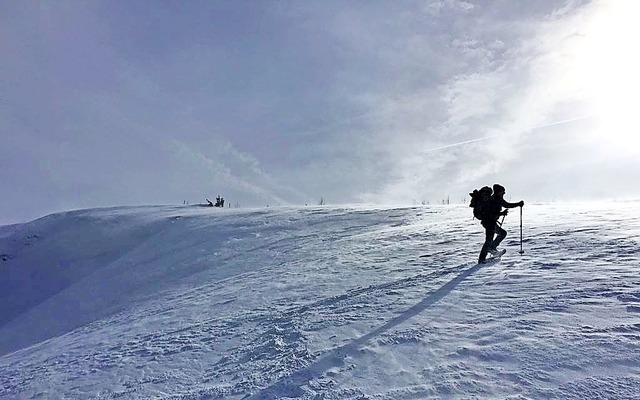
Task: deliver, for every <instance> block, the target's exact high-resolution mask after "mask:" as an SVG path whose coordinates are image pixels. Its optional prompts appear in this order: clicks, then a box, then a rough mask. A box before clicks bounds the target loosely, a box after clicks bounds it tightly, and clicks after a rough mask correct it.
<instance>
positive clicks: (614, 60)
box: [580, 0, 640, 153]
mask: <svg viewBox="0 0 640 400" xmlns="http://www.w3.org/2000/svg"><path fill="white" fill-rule="evenodd" d="M601 7H602V10H601V12H600V13H599V14H597V15H596V16H595V18H594V19H593V20H592V21H591V22H590V23H589V25H588V26H587V29H586V35H585V37H584V39H585V42H584V43H585V46H584V48H583V52H584V53H583V59H582V60H580V62H582V63H584V65H581V67H580V69H581V70H582V71H584V72H585V75H584V76H583V78H584V79H585V85H586V86H587V87H588V92H589V93H590V97H591V102H592V107H593V109H594V112H595V114H597V117H598V120H599V121H600V124H599V128H598V131H597V137H596V139H597V140H598V141H599V142H600V141H601V142H602V143H599V144H601V145H602V146H603V148H604V149H607V150H609V151H616V152H624V153H628V152H632V153H633V152H635V153H638V151H639V150H638V146H639V145H640V123H639V119H640V113H639V112H638V111H639V110H638V104H639V102H638V96H639V94H640V78H639V74H640V54H639V52H638V50H637V49H638V47H637V39H638V38H639V37H640V23H639V22H638V20H637V17H638V15H640V2H637V1H634V0H620V1H607V2H603V4H602V5H601Z"/></svg>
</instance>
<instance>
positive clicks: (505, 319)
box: [0, 202, 640, 399]
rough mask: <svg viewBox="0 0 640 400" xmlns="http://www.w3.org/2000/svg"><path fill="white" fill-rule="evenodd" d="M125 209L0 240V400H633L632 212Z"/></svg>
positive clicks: (568, 208)
mask: <svg viewBox="0 0 640 400" xmlns="http://www.w3.org/2000/svg"><path fill="white" fill-rule="evenodd" d="M505 228H506V229H507V230H508V231H509V233H510V234H509V236H508V237H507V239H506V240H505V242H504V245H503V247H505V248H506V249H507V254H506V255H504V256H503V257H502V259H501V260H500V261H496V262H492V263H490V264H485V265H477V264H475V260H476V259H477V253H478V251H479V248H480V246H481V242H482V240H483V232H482V228H481V227H480V225H479V223H478V222H477V221H473V220H472V219H471V210H470V209H469V208H468V207H466V206H426V207H410V208H380V207H378V208H376V207H364V206H361V207H358V206H354V207H305V208H266V209H260V210H235V209H233V210H232V209H211V208H201V207H169V206H167V207H130V208H111V209H98V210H82V211H73V212H68V213H63V214H56V215H51V216H48V217H45V218H42V219H39V220H36V221H33V222H30V223H27V224H22V225H13V226H6V227H0V268H1V271H2V279H1V280H0V289H1V291H0V296H1V298H0V299H1V301H2V303H1V304H2V309H1V310H0V354H1V356H0V383H1V385H0V398H3V399H24V398H38V399H41V398H45V399H62V398H74V399H75V398H82V399H112V398H158V399H218V398H225V399H283V398H295V399H424V398H452V399H456V398H461V399H462V398H464V399H467V398H517V399H523V398H535V399H539V398H561V399H585V398H609V399H638V398H640V340H639V339H640V262H639V261H640V251H639V250H640V244H639V243H640V203H638V202H627V203H610V204H545V205H529V204H527V205H526V206H525V208H524V237H525V241H524V250H525V254H524V255H522V256H521V255H519V254H518V250H519V243H520V242H519V215H518V210H517V209H516V210H512V211H511V214H510V215H509V216H508V217H507V219H506V222H505Z"/></svg>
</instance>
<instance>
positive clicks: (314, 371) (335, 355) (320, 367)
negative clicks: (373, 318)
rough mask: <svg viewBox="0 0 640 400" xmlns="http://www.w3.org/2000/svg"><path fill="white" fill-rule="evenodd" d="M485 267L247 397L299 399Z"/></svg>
mask: <svg viewBox="0 0 640 400" xmlns="http://www.w3.org/2000/svg"><path fill="white" fill-rule="evenodd" d="M483 265H487V264H476V265H474V266H473V267H471V268H469V269H466V270H464V271H463V272H462V273H461V274H460V275H458V276H457V277H455V278H453V279H452V280H450V281H449V282H447V283H446V284H445V285H444V286H442V287H441V288H440V289H438V290H436V291H435V292H432V293H431V294H429V295H428V296H427V297H425V298H424V299H423V300H422V301H421V302H420V303H418V304H416V305H415V306H413V307H411V308H410V309H408V310H407V311H405V312H403V313H402V314H400V315H398V316H397V317H395V318H393V319H391V320H390V321H389V322H387V323H386V324H384V325H382V326H381V327H379V328H377V329H375V330H373V331H371V332H370V333H368V334H366V335H364V336H361V337H360V338H358V339H356V340H354V341H352V342H351V343H348V344H346V345H344V346H340V347H337V348H335V349H333V350H332V351H330V352H329V353H328V354H326V355H325V356H324V357H322V358H320V359H318V360H316V361H314V362H313V363H311V364H310V365H309V366H307V367H306V368H303V369H301V370H299V371H297V372H295V373H293V374H291V375H290V376H287V377H285V378H282V379H280V380H279V381H277V382H275V383H273V384H272V385H271V386H269V387H267V388H265V389H263V390H262V391H260V392H259V393H256V394H255V395H252V396H248V397H245V398H247V399H256V400H257V399H277V398H281V397H283V396H284V397H298V396H302V395H304V391H303V390H302V388H301V387H302V385H304V384H306V383H308V382H309V381H311V380H312V379H314V378H317V377H319V376H320V375H322V374H323V373H325V372H326V371H328V370H329V369H330V368H333V367H336V366H337V365H340V364H342V361H343V360H344V357H345V356H347V355H350V354H356V353H357V350H358V348H359V347H360V346H362V345H364V344H365V343H366V342H368V341H369V340H370V339H372V338H374V337H376V336H379V335H380V334H382V333H384V332H386V331H388V330H390V329H393V328H395V327H396V326H398V325H400V324H401V323H403V322H405V321H407V320H409V319H411V318H413V317H415V316H416V315H418V314H420V313H422V312H423V311H425V310H426V309H427V308H429V307H431V306H432V305H434V304H436V303H437V302H438V301H440V300H442V299H443V298H445V297H446V296H447V295H448V294H449V293H451V292H452V291H453V289H455V288H456V287H457V286H458V285H459V284H460V283H461V282H462V281H464V280H465V279H466V278H468V277H469V276H471V275H472V274H474V273H475V272H477V271H478V270H479V269H480V268H481V267H482V266H483Z"/></svg>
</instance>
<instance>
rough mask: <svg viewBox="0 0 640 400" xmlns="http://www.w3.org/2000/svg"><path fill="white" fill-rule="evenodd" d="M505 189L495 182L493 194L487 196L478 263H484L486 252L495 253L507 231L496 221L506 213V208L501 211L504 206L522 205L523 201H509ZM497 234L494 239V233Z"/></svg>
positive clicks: (514, 206)
mask: <svg viewBox="0 0 640 400" xmlns="http://www.w3.org/2000/svg"><path fill="white" fill-rule="evenodd" d="M505 192H506V190H505V188H504V186H502V185H499V184H497V183H496V184H495V185H493V195H492V196H491V197H490V198H489V200H488V204H487V207H486V209H485V211H484V212H483V215H482V219H481V223H482V226H483V227H484V229H485V239H484V244H483V245H482V250H480V257H479V258H478V263H479V264H481V263H484V262H485V260H486V259H487V253H491V254H497V253H498V246H499V245H500V242H502V240H503V239H504V238H505V237H506V236H507V231H505V230H504V229H502V226H501V224H499V223H498V218H500V216H501V215H507V213H508V210H504V211H502V207H504V208H516V207H522V206H524V201H522V200H520V201H519V202H518V203H509V202H507V201H506V200H505V199H504V198H503V196H504V194H505ZM496 234H497V236H496V237H495V239H494V235H496Z"/></svg>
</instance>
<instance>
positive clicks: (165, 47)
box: [0, 0, 640, 224]
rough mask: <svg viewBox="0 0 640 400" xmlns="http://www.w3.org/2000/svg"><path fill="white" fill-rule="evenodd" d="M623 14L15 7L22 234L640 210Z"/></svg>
mask: <svg viewBox="0 0 640 400" xmlns="http://www.w3.org/2000/svg"><path fill="white" fill-rule="evenodd" d="M639 12H640V3H638V2H636V1H634V0H627V1H624V0H621V1H597V0H594V1H584V0H580V1H559V0H558V1H556V0H547V1H539V2H529V1H524V0H514V1H505V0H495V1H456V0H440V1H436V0H424V1H360V0H348V1H331V0H329V1H234V2H231V1H189V2H183V1H138V2H130V1H91V2H86V1H65V2H58V1H5V2H1V3H0V51H1V53H2V59H1V62H0V140H1V143H2V146H0V189H1V191H2V196H0V224H10V223H17V222H25V221H28V220H32V219H34V218H38V217H40V216H43V215H46V214H49V213H52V212H57V211H64V210H70V209H78V208H91V207H103V206H120V205H140V204H183V202H185V201H187V202H189V203H190V204H194V203H204V201H205V198H209V199H213V198H215V197H216V196H217V195H221V196H223V197H224V198H225V199H226V200H227V204H229V205H232V206H240V207H263V206H266V205H270V206H277V205H304V204H318V202H319V201H320V200H321V199H322V200H324V202H325V203H326V204H345V203H385V204H420V203H423V202H424V203H427V202H428V203H429V204H435V203H438V202H441V201H442V200H443V199H446V198H449V199H450V201H451V202H466V201H467V200H468V193H469V192H470V191H471V190H472V189H474V188H478V187H481V186H484V185H491V184H493V183H500V184H502V185H503V186H505V187H506V188H507V196H506V197H507V199H510V200H512V201H518V200H520V199H524V200H525V201H533V202H536V201H563V200H590V199H628V198H637V197H640V188H639V187H638V183H637V182H640V179H639V178H640V157H639V156H640V154H639V153H640V149H639V146H638V144H639V141H640V139H638V137H639V134H640V123H639V122H638V119H637V104H638V99H637V97H638V93H640V78H639V77H638V72H637V71H640V56H639V53H638V51H637V50H634V49H635V47H636V46H635V45H636V43H635V40H636V39H635V38H637V37H638V35H639V34H640V32H639V31H640V24H638V23H637V21H636V20H635V18H634V16H636V15H638V13H639Z"/></svg>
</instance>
